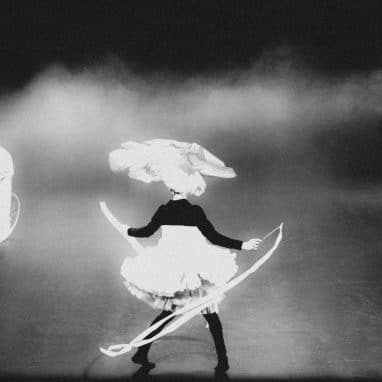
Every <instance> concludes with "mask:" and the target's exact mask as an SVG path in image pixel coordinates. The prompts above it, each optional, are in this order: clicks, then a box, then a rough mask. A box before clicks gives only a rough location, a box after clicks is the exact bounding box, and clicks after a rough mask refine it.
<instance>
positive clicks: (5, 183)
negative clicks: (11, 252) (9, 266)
mask: <svg viewBox="0 0 382 382" xmlns="http://www.w3.org/2000/svg"><path fill="white" fill-rule="evenodd" d="M13 174H14V169H13V161H12V157H11V155H10V153H9V152H8V151H7V150H6V149H5V148H4V147H2V146H0V242H2V241H3V240H4V239H5V238H6V237H7V236H8V234H9V231H10V212H11V199H12V177H13Z"/></svg>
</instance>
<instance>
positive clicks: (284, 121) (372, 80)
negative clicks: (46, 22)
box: [0, 62, 382, 184]
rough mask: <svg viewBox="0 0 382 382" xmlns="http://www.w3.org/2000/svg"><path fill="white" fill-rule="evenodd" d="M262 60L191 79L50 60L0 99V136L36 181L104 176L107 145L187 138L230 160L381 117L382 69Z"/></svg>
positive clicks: (294, 144)
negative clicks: (331, 71)
mask: <svg viewBox="0 0 382 382" xmlns="http://www.w3.org/2000/svg"><path fill="white" fill-rule="evenodd" d="M265 67H266V66H265V65H264V62H263V63H261V62H259V63H257V64H256V65H254V66H253V67H252V69H250V70H246V71H231V72H229V73H223V74H222V73H220V74H219V75H214V76H212V75H200V76H195V77H192V78H186V77H180V76H178V77H173V76H171V75H167V74H154V75H149V76H146V77H145V76H143V75H140V76H138V75H135V74H134V73H132V72H130V71H129V70H128V68H126V69H121V68H120V67H118V68H116V66H113V65H108V64H105V65H99V66H97V67H93V68H88V69H86V70H82V71H75V72H74V71H70V70H68V69H66V68H63V67H58V66H55V67H51V68H49V69H47V70H46V71H45V72H43V73H41V74H39V75H38V76H36V77H35V78H34V79H33V80H32V81H31V82H30V83H29V84H27V85H26V86H25V88H24V89H22V90H19V91H17V92H15V93H14V94H11V95H8V96H4V97H3V98H2V100H1V102H0V129H1V130H0V131H1V142H2V145H4V146H5V147H7V148H8V149H9V150H10V151H11V152H12V154H13V156H14V158H15V162H16V164H18V165H19V166H20V168H22V169H23V171H22V172H23V176H24V177H27V178H28V177H30V178H31V179H29V180H30V181H32V182H36V183H37V182H38V183H39V184H44V183H46V182H49V183H51V182H55V181H58V179H61V181H64V179H65V177H69V178H70V177H73V178H76V177H78V176H79V175H81V174H84V175H85V176H92V175H91V174H93V176H96V175H97V174H104V173H105V172H106V171H107V167H106V166H107V163H106V158H107V154H108V152H109V151H111V150H112V149H115V148H116V147H118V145H119V144H120V143H121V142H123V141H126V140H137V141H140V140H144V139H151V138H173V139H178V140H185V141H195V142H198V143H200V144H203V145H205V146H206V147H207V148H209V149H210V150H211V151H212V152H214V151H215V152H216V154H217V155H218V156H220V157H222V158H223V159H225V160H226V161H227V162H229V160H233V161H235V160H237V161H240V158H242V159H244V160H245V159H248V158H251V156H252V157H253V153H254V149H255V152H256V153H260V154H261V155H260V156H262V157H265V156H266V154H265V153H266V152H267V151H270V152H274V151H280V150H281V151H283V150H286V151H290V150H292V151H296V150H297V151H298V148H299V147H303V146H304V145H307V142H310V141H311V139H312V137H315V136H317V134H320V133H325V132H329V133H330V132H335V131H339V130H341V131H342V132H341V134H346V132H347V131H348V130H349V129H352V130H353V131H354V130H355V131H357V129H359V134H362V132H361V129H360V126H362V128H364V126H365V123H366V124H367V123H370V122H371V123H374V122H375V121H378V120H379V119H380V117H381V114H382V102H381V101H382V71H375V72H371V73H355V74H352V75H348V76H341V77H339V78H333V77H330V78H329V77H324V76H322V75H319V74H317V73H313V72H311V71H309V70H307V69H301V68H298V67H297V65H296V66H295V65H293V64H290V65H288V64H287V65H285V63H281V64H279V65H274V64H273V65H272V66H271V67H272V70H265V69H264V68H265ZM357 126H358V127H357ZM227 158H228V159H227ZM263 159H264V158H263ZM32 178H33V180H32Z"/></svg>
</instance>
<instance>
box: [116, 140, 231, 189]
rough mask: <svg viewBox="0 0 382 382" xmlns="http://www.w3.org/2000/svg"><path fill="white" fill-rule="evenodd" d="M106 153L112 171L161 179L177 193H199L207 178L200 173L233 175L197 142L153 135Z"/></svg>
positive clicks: (153, 180)
mask: <svg viewBox="0 0 382 382" xmlns="http://www.w3.org/2000/svg"><path fill="white" fill-rule="evenodd" d="M121 146H122V149H117V150H114V151H112V152H111V153H110V155H109V165H110V168H111V170H112V171H114V172H121V171H125V170H127V171H128V176H129V177H130V178H133V179H138V180H140V181H142V182H145V183H151V182H158V181H162V182H163V183H165V184H166V185H167V186H168V187H170V188H172V189H174V190H175V191H177V192H180V193H191V194H194V195H197V196H199V195H201V194H202V193H203V192H204V190H205V188H206V182H205V181H204V178H203V176H202V175H208V176H216V177H220V178H233V177H235V176H236V174H235V171H234V170H233V169H232V168H230V167H226V166H225V164H224V162H223V161H221V160H220V159H218V158H217V157H216V156H215V155H213V154H211V153H210V152H209V151H208V150H206V149H205V148H203V147H202V146H200V145H198V144H197V143H187V142H178V141H174V140H170V139H153V140H149V141H144V142H142V143H137V142H133V141H128V142H125V143H123V144H122V145H121Z"/></svg>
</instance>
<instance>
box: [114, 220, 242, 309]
mask: <svg viewBox="0 0 382 382" xmlns="http://www.w3.org/2000/svg"><path fill="white" fill-rule="evenodd" d="M161 229H162V237H161V239H160V240H159V242H158V244H157V245H156V246H154V247H146V248H144V249H143V250H142V252H141V253H140V254H139V255H138V256H136V257H134V258H131V257H127V258H126V259H125V261H124V262H123V264H122V268H121V274H122V276H123V278H124V280H125V282H124V285H125V286H126V288H127V289H128V290H129V291H130V293H131V294H132V295H134V296H136V297H137V298H139V299H140V300H142V301H144V302H146V303H147V304H149V305H150V306H151V307H153V308H155V309H164V310H171V311H176V310H177V309H180V308H182V307H184V306H185V305H187V304H188V303H190V302H192V301H193V300H195V299H197V298H200V297H204V296H206V295H208V293H211V292H212V291H214V290H216V288H217V287H220V286H223V285H224V284H225V283H226V282H227V281H229V280H230V279H231V278H232V277H233V276H234V275H235V273H236V272H237V270H238V266H237V264H236V262H235V258H236V254H235V253H234V252H232V251H231V250H229V249H227V248H223V247H219V246H216V245H213V244H211V243H210V242H209V241H208V240H207V239H206V238H205V237H204V236H203V235H202V234H201V232H200V231H199V229H198V228H197V227H188V226H187V227H186V226H170V225H167V226H166V225H165V226H162V227H161ZM223 297H224V295H223V294H222V295H221V296H220V298H219V299H218V301H216V302H215V303H214V304H212V305H211V306H210V307H208V308H206V309H205V310H204V311H203V313H212V312H217V310H218V303H219V302H220V301H221V300H222V298H223Z"/></svg>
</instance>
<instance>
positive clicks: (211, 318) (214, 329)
mask: <svg viewBox="0 0 382 382" xmlns="http://www.w3.org/2000/svg"><path fill="white" fill-rule="evenodd" d="M171 313H172V312H170V311H168V310H163V311H162V312H161V313H160V314H159V316H157V317H156V318H155V320H154V321H153V322H152V323H151V325H154V324H156V323H157V322H158V321H160V320H162V319H163V318H165V317H167V316H169V315H170V314H171ZM203 317H204V318H205V319H206V320H207V322H208V326H209V328H210V332H211V335H212V338H213V340H214V344H215V349H216V354H217V357H218V361H219V362H226V361H227V351H226V347H225V344H224V338H223V327H222V324H221V322H220V319H219V316H218V315H217V314H216V313H207V314H203ZM173 318H175V317H172V318H170V319H169V320H167V321H166V322H165V323H164V324H163V325H161V326H160V327H159V328H158V329H155V330H154V331H153V332H151V333H150V334H149V335H147V336H146V337H145V339H147V338H151V337H154V336H155V335H157V334H158V333H159V332H160V331H161V330H162V329H163V328H164V327H165V326H166V325H167V324H168V323H169V322H170V321H171V320H172V319H173ZM151 344H152V342H150V343H148V344H146V345H143V346H141V347H140V348H139V349H138V353H139V354H140V355H141V356H144V357H147V354H148V352H149V350H150V347H151Z"/></svg>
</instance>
